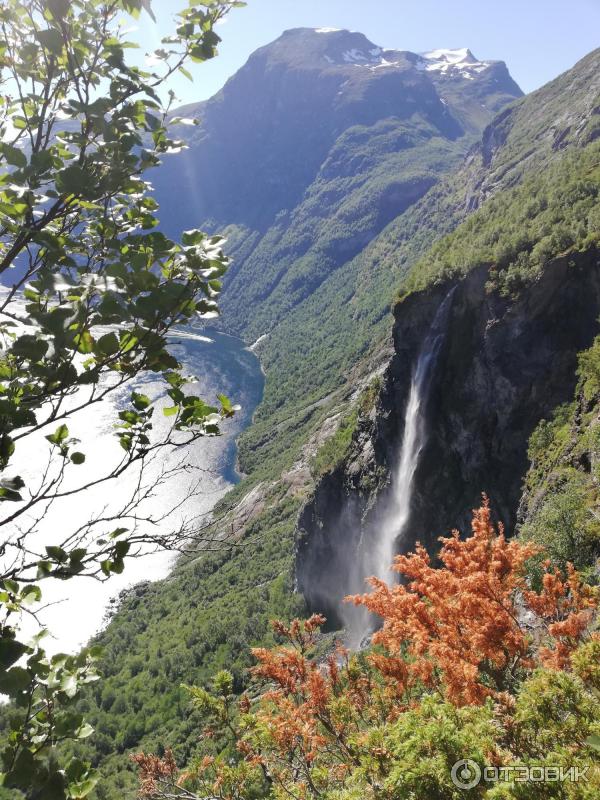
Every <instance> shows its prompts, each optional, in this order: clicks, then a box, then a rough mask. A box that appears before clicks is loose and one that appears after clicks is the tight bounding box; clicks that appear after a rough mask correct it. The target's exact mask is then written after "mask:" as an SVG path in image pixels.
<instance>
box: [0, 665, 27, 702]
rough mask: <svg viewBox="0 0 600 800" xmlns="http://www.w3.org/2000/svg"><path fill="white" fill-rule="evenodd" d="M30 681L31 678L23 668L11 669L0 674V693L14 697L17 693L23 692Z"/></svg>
mask: <svg viewBox="0 0 600 800" xmlns="http://www.w3.org/2000/svg"><path fill="white" fill-rule="evenodd" d="M30 681H31V677H30V675H29V673H28V672H27V670H26V669H23V667H13V668H12V669H8V670H4V669H3V670H2V671H1V672H0V692H2V694H7V695H9V696H10V697H14V696H15V695H16V694H18V693H19V692H22V691H24V690H25V689H26V688H27V687H28V686H29V683H30Z"/></svg>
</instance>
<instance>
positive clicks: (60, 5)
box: [46, 0, 71, 20]
mask: <svg viewBox="0 0 600 800" xmlns="http://www.w3.org/2000/svg"><path fill="white" fill-rule="evenodd" d="M46 3H47V6H48V8H49V9H50V13H51V14H52V16H53V17H54V19H56V20H60V19H64V18H65V17H66V16H67V14H68V13H69V6H70V5H71V3H70V0H46Z"/></svg>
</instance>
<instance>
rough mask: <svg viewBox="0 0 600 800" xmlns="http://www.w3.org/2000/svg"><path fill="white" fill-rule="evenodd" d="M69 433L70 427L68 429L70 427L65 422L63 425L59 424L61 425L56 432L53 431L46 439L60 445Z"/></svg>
mask: <svg viewBox="0 0 600 800" xmlns="http://www.w3.org/2000/svg"><path fill="white" fill-rule="evenodd" d="M68 435H69V429H68V428H67V426H66V425H65V424H64V423H63V424H62V425H60V426H59V427H58V428H57V429H56V430H55V431H54V433H51V434H50V435H49V436H46V439H47V440H48V441H49V442H51V443H52V444H57V445H59V444H62V442H64V440H65V439H66V438H67V436H68Z"/></svg>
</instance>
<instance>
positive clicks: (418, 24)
mask: <svg viewBox="0 0 600 800" xmlns="http://www.w3.org/2000/svg"><path fill="white" fill-rule="evenodd" d="M180 5H182V6H185V5H187V2H186V0H153V8H154V10H155V13H156V15H157V19H158V24H157V25H155V24H154V23H152V22H151V21H150V20H149V19H148V18H146V19H145V20H144V21H143V22H142V21H141V22H140V25H139V31H138V36H140V37H141V41H142V44H143V46H144V47H145V48H150V49H151V48H153V47H155V46H158V39H159V38H160V36H161V35H165V34H166V33H167V32H168V28H169V27H170V22H169V20H170V19H171V17H172V14H173V13H174V12H175V11H177V9H178V7H179V6H180ZM295 27H311V28H313V27H314V28H318V27H334V28H349V29H350V30H356V31H361V32H362V33H364V34H365V35H366V36H368V37H369V38H370V39H371V40H372V41H373V42H374V43H375V44H377V45H380V46H382V47H387V48H394V49H400V50H412V51H415V52H422V51H425V50H433V49H435V48H440V47H443V48H456V47H469V48H470V49H471V50H472V51H473V52H474V54H475V55H476V56H477V57H478V58H480V59H501V60H503V61H506V63H507V64H508V68H509V70H510V72H511V74H512V76H513V77H514V79H515V80H516V81H517V83H518V84H519V85H520V86H521V88H522V89H523V90H524V91H526V92H529V91H532V90H533V89H536V88H537V87H539V86H541V85H542V84H544V83H546V82H547V81H549V80H551V79H552V78H554V77H556V75H558V74H560V73H561V72H563V71H564V70H566V69H568V68H569V67H571V66H572V65H573V64H574V63H575V62H576V61H578V60H579V59H580V58H582V57H583V56H584V55H585V54H586V53H588V52H589V51H590V50H593V49H594V48H596V47H598V46H600V1H599V0H249V2H248V5H247V7H246V8H243V9H239V10H235V11H233V12H232V13H231V15H230V17H229V18H228V20H227V21H226V23H225V24H224V25H223V26H221V27H220V29H219V33H220V35H221V36H222V38H223V44H222V45H221V49H220V55H219V58H217V59H216V60H215V61H213V62H211V63H208V64H203V65H201V66H196V67H194V69H193V74H194V83H189V81H187V80H186V79H185V78H183V77H182V78H180V79H178V80H177V81H176V82H175V84H174V86H173V88H174V89H175V91H176V93H177V96H178V98H179V99H180V100H181V102H185V103H187V102H193V101H197V100H203V99H205V98H207V97H210V96H211V95H213V94H214V93H215V92H216V91H218V90H219V89H220V88H221V86H222V85H223V84H224V83H225V81H226V80H227V78H229V77H230V76H231V75H233V73H234V72H235V71H236V70H237V69H239V67H241V66H242V65H243V64H244V62H245V61H246V59H247V58H248V56H249V55H250V54H251V53H252V52H253V51H254V50H256V48H257V47H261V46H262V45H264V44H267V43H268V42H270V41H272V40H273V39H276V38H277V37H278V36H279V35H280V34H281V33H282V31H284V30H286V29H287V28H295ZM132 38H133V37H132Z"/></svg>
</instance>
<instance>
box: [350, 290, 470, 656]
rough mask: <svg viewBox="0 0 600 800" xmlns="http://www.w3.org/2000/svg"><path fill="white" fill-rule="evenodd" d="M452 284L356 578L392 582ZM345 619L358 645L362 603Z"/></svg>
mask: <svg viewBox="0 0 600 800" xmlns="http://www.w3.org/2000/svg"><path fill="white" fill-rule="evenodd" d="M455 288H456V287H454V288H453V289H451V290H450V292H449V293H448V294H447V295H446V297H445V299H444V300H443V302H442V303H441V305H440V307H439V308H438V310H437V312H436V315H435V317H434V320H433V322H432V324H431V328H430V329H429V333H428V335H427V337H426V339H425V341H424V342H423V346H422V347H421V350H420V352H419V356H418V358H417V362H416V365H415V368H414V370H413V374H412V379H411V385H410V392H409V395H408V403H407V405H406V413H405V416H404V432H403V435H402V441H401V445H400V452H399V456H398V461H397V463H396V467H395V469H394V471H393V474H392V480H391V486H390V491H389V493H388V494H387V495H386V500H385V503H386V504H385V507H384V508H383V510H382V512H381V513H380V514H378V515H377V521H376V522H375V525H376V527H374V528H373V530H372V531H371V532H370V535H368V536H365V537H363V540H362V542H361V548H360V552H359V553H358V558H357V568H358V570H359V572H360V576H357V577H359V580H360V582H361V583H363V582H364V580H365V578H367V577H368V576H370V575H375V576H376V577H378V578H382V579H383V580H388V581H390V582H392V581H393V580H394V573H393V572H392V570H391V567H392V563H393V560H394V555H395V554H396V552H397V548H398V543H399V542H401V540H402V537H403V535H404V534H405V533H406V525H407V523H408V521H409V517H410V510H411V501H412V496H413V490H414V479H415V473H416V471H417V467H418V465H419V457H420V455H421V452H422V450H423V447H424V446H425V443H426V441H427V425H426V422H427V420H426V409H427V402H428V400H429V394H430V389H431V385H432V379H433V376H434V373H435V366H436V363H437V360H438V356H439V353H440V350H441V347H442V344H443V342H444V339H445V336H446V329H447V326H448V317H449V314H450V309H451V306H452V298H453V295H454V291H455ZM344 616H345V617H346V622H347V634H348V645H349V646H350V647H351V648H355V647H360V645H361V643H362V642H363V641H364V640H365V638H366V637H368V636H369V634H370V633H372V631H373V621H372V619H371V618H370V617H369V615H368V613H367V612H365V611H364V609H352V610H351V613H349V614H348V613H346V614H344Z"/></svg>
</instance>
